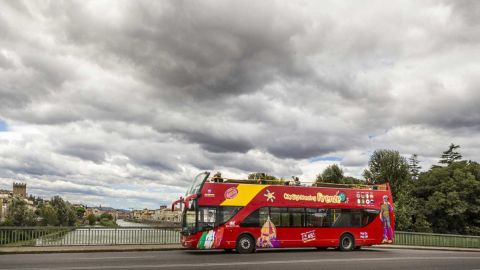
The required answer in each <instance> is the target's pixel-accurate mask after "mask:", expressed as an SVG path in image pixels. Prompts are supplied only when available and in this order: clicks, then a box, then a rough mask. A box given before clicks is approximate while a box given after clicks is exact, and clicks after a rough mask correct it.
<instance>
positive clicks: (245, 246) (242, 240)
mask: <svg viewBox="0 0 480 270" xmlns="http://www.w3.org/2000/svg"><path fill="white" fill-rule="evenodd" d="M253 251H255V241H253V238H252V237H251V236H250V235H248V234H242V235H240V237H238V239H237V252H238V253H240V254H246V253H252V252H253Z"/></svg>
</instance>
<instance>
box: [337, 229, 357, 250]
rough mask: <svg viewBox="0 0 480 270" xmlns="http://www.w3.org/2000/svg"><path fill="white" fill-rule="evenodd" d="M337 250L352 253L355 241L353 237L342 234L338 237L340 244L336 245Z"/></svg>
mask: <svg viewBox="0 0 480 270" xmlns="http://www.w3.org/2000/svg"><path fill="white" fill-rule="evenodd" d="M338 249H340V250H341V251H352V250H354V249H355V239H354V238H353V235H351V234H349V233H344V234H342V236H340V243H339V244H338Z"/></svg>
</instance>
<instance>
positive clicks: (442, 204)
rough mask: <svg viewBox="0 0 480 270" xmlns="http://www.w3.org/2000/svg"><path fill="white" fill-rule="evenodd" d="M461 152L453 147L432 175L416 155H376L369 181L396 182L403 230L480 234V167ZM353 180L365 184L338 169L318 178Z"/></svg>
mask: <svg viewBox="0 0 480 270" xmlns="http://www.w3.org/2000/svg"><path fill="white" fill-rule="evenodd" d="M459 148H460V146H459V145H455V144H451V145H450V146H449V148H448V149H447V150H446V151H444V152H443V153H442V154H441V156H440V160H439V162H438V164H435V165H433V166H432V167H431V168H430V169H429V170H426V171H421V169H422V166H421V165H420V161H419V160H418V155H416V154H413V155H412V156H410V157H409V158H408V159H406V158H405V157H403V156H401V155H400V153H399V152H398V151H395V150H387V149H381V150H377V151H375V152H374V153H373V154H372V155H371V157H370V160H369V162H368V168H367V169H365V170H364V172H363V177H364V178H365V179H364V181H367V182H370V183H372V184H382V183H386V182H388V183H390V186H391V189H392V196H393V200H394V204H395V225H396V229H397V230H401V231H415V232H434V233H451V234H468V235H480V196H479V194H480V164H479V163H478V162H475V161H472V160H462V155H461V154H460V152H459ZM351 181H354V182H355V183H358V182H363V181H361V180H359V179H355V178H350V177H344V176H343V171H342V169H341V168H340V167H339V166H338V165H337V164H333V165H330V166H328V167H327V168H326V169H325V170H324V171H323V172H322V173H321V174H319V175H318V176H317V182H327V183H350V182H351ZM363 183H365V182H363Z"/></svg>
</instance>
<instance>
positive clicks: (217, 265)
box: [0, 227, 480, 270]
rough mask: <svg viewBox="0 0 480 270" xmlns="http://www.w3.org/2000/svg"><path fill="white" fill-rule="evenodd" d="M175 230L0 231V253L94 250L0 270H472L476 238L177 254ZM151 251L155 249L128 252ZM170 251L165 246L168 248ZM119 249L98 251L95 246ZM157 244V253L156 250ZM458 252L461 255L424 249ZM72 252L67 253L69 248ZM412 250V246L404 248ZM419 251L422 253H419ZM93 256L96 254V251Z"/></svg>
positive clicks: (17, 261)
mask: <svg viewBox="0 0 480 270" xmlns="http://www.w3.org/2000/svg"><path fill="white" fill-rule="evenodd" d="M179 235H180V234H179V229H178V228H154V227H121V228H99V227H91V228H73V227H26V228H18V227H0V252H1V250H2V249H3V250H5V249H15V248H17V249H18V248H20V249H21V248H30V250H32V249H34V250H37V249H38V250H40V251H41V250H45V249H47V248H49V249H50V251H52V250H56V251H60V252H64V251H70V252H71V251H72V250H76V251H77V252H78V251H88V250H90V251H92V250H96V251H97V252H95V253H82V252H80V253H55V254H41V255H40V254H7V255H0V261H1V263H0V270H6V269H17V270H18V269H20V270H27V269H29V270H44V269H45V270H46V269H52V270H57V269H68V270H80V269H90V270H94V269H203V268H205V269H207V268H208V269H212V268H213V269H226V268H228V269H251V268H252V267H254V268H256V269H257V268H261V269H262V270H268V269H289V270H291V269H292V268H293V269H296V270H300V269H338V268H340V269H345V268H352V269H468V270H473V269H475V270H480V252H478V251H480V237H475V236H462V235H442V234H426V233H410V232H396V243H395V244H396V246H397V247H401V246H404V247H409V248H410V249H397V248H385V247H387V246H385V247H371V248H363V249H362V250H359V251H355V252H340V251H336V250H334V249H329V250H326V251H317V250H316V249H308V248H304V249H277V250H272V249H268V250H260V251H258V252H257V253H254V254H248V255H239V254H232V253H225V252H224V251H222V250H220V251H214V250H212V251H205V250H194V251H188V250H179V249H181V247H180V245H179ZM139 246H142V247H149V246H155V247H156V249H164V250H161V251H158V250H157V251H143V252H138V251H129V250H131V249H132V248H133V249H135V248H134V247H137V248H138V247H139ZM172 246H173V247H175V248H173V249H172V248H171V247H172ZM105 247H110V248H111V249H113V248H116V249H120V250H123V251H126V252H104V251H101V250H102V248H105ZM162 247H165V248H162ZM426 247H430V248H432V249H433V248H446V249H448V248H462V249H463V250H462V251H452V250H431V249H430V248H427V249H425V248H426ZM72 248H74V249H72ZM411 248H413V249H411ZM420 248H422V249H420ZM98 251H100V252H98Z"/></svg>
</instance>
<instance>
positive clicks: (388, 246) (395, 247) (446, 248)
mask: <svg viewBox="0 0 480 270" xmlns="http://www.w3.org/2000/svg"><path fill="white" fill-rule="evenodd" d="M371 247H373V248H386V249H420V250H446V251H471V252H480V248H457V247H429V246H404V245H373V246H371Z"/></svg>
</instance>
